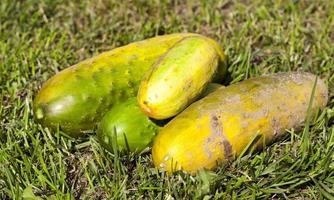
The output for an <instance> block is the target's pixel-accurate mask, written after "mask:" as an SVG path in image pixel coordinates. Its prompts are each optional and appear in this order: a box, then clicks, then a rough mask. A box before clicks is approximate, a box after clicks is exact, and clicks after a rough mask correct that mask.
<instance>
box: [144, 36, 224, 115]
mask: <svg viewBox="0 0 334 200" xmlns="http://www.w3.org/2000/svg"><path fill="white" fill-rule="evenodd" d="M225 61H226V59H225V56H224V53H223V51H222V50H221V49H220V48H219V45H218V44H217V43H216V42H215V41H213V40H211V39H209V38H206V37H203V36H192V37H187V38H184V39H182V40H180V41H179V42H177V43H176V44H175V45H174V46H173V48H171V49H170V50H169V51H168V52H167V53H166V54H164V56H162V57H161V58H160V59H159V60H158V61H157V62H156V63H155V64H154V66H153V67H152V68H151V69H150V70H149V71H148V72H147V73H146V74H145V76H144V78H143V80H142V82H141V84H140V88H139V91H138V102H139V106H140V108H141V109H142V111H143V112H144V113H145V114H146V115H148V116H150V117H152V118H154V119H166V118H169V117H173V116H175V115H176V114H178V113H179V112H181V111H182V110H184V109H185V108H186V107H187V106H188V105H189V104H191V103H192V102H193V101H195V100H196V99H197V98H198V96H199V95H200V94H201V93H202V91H203V90H204V88H205V87H206V86H207V84H208V83H209V82H211V81H212V80H215V79H220V80H221V79H222V77H223V75H224V73H225V71H226V63H225Z"/></svg>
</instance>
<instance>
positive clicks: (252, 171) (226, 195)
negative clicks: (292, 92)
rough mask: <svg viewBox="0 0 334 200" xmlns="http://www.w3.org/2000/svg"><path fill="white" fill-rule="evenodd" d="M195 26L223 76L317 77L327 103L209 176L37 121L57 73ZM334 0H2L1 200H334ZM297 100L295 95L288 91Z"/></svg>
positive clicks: (232, 78)
mask: <svg viewBox="0 0 334 200" xmlns="http://www.w3.org/2000/svg"><path fill="white" fill-rule="evenodd" d="M176 32H196V33H201V34H204V35H207V36H210V37H212V38H214V39H216V40H217V41H219V43H220V44H221V45H222V47H223V48H224V51H225V52H226V54H227V56H228V66H229V70H228V71H229V77H228V78H226V79H225V84H226V85H228V84H233V83H235V82H239V81H242V80H244V79H248V78H250V77H255V76H260V75H262V74H270V73H274V72H279V71H307V72H312V73H314V74H317V75H319V76H320V77H321V78H322V79H324V80H325V81H326V83H327V84H328V86H329V88H330V93H329V96H330V100H329V103H328V105H327V107H326V108H325V110H324V111H322V112H319V113H318V115H317V116H316V117H315V118H314V119H312V120H311V121H310V123H306V124H305V125H304V126H303V127H304V128H303V129H301V130H298V131H296V130H295V131H294V130H289V131H287V133H286V135H285V137H283V138H282V139H281V140H280V141H278V142H276V143H274V144H272V145H270V146H268V147H266V148H265V149H264V150H263V151H261V152H257V153H253V154H245V155H243V156H242V157H239V158H238V159H236V160H234V161H231V162H230V163H227V164H225V165H223V166H221V167H219V168H218V169H216V170H214V171H212V172H206V171H201V172H200V173H198V175H196V176H191V175H188V174H184V173H181V172H179V173H176V174H174V175H172V176H167V175H166V174H164V173H161V172H159V171H158V170H156V169H155V168H154V167H153V164H152V159H151V155H150V154H149V153H145V154H142V155H125V156H119V155H118V154H111V153H108V152H107V151H105V150H104V149H103V148H102V147H101V146H100V145H99V144H98V143H97V140H96V137H95V136H94V135H91V136H88V137H85V138H81V139H79V140H78V139H72V138H67V137H64V136H62V135H61V134H60V133H59V132H57V131H50V130H48V129H46V128H44V127H41V126H40V125H39V124H37V123H35V122H34V120H33V113H32V109H31V107H32V100H33V98H34V97H35V95H36V93H37V91H38V89H39V88H40V86H41V84H42V83H43V82H44V81H45V80H47V79H48V78H50V77H51V76H52V75H54V74H55V73H56V72H58V71H60V70H62V69H64V68H66V67H69V66H71V65H73V64H75V63H77V62H79V61H81V60H83V59H85V58H89V57H91V56H93V55H97V54H98V53H100V52H103V51H106V50H110V49H112V48H114V47H117V46H121V45H124V44H127V43H129V42H132V41H138V40H141V39H144V38H149V37H152V36H155V35H162V34H168V33H176ZM333 82H334V1H332V0H327V1H326V0H323V1H307V0H300V1H298V0H295V1H282V0H279V1H269V0H265V1H262V0H254V1H247V0H243V1H228V0H225V1H218V0H210V1H206V0H199V1H190V0H189V1H176V0H175V1H165V0H154V1H153V0H149V1H143V0H138V1H116V0H110V1H107V0H106V1H104V0H96V1H93V0H92V1H63V0H45V1H37V0H26V1H18V0H16V1H14V0H2V1H1V3H0V102H1V107H0V199H21V198H22V197H23V198H26V199H29V198H30V199H37V198H38V197H40V198H44V199H45V198H48V199H104V198H115V199H153V198H156V199H173V198H174V199H192V198H201V199H202V198H203V199H232V198H234V199H243V198H244V199H268V198H272V199H279V198H292V199H321V198H328V199H334V187H333V185H334V89H333ZM291 100H293V99H291Z"/></svg>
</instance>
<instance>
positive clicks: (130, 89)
mask: <svg viewBox="0 0 334 200" xmlns="http://www.w3.org/2000/svg"><path fill="white" fill-rule="evenodd" d="M193 35H195V34H171V35H166V36H158V37H155V38H151V39H147V40H144V41H140V42H134V43H131V44H129V45H126V46H123V47H120V48H116V49H113V50H111V51H108V52H105V53H102V54H100V55H97V56H94V57H93V58H91V59H88V60H85V61H82V62H80V63H78V64H76V65H74V66H72V67H69V68H67V69H65V70H63V71H61V72H59V73H57V74H56V75H54V76H53V77H51V78H50V79H49V80H48V81H46V83H45V84H44V85H43V86H42V88H41V90H40V91H39V93H38V94H37V96H36V98H35V100H34V106H33V109H34V115H35V118H36V120H37V121H38V122H39V123H41V124H42V125H43V126H46V127H49V128H51V129H56V128H57V127H58V126H59V127H60V129H61V130H62V131H64V132H66V133H67V134H68V135H70V136H73V137H78V136H83V135H84V134H85V133H86V132H90V131H91V130H92V129H93V128H94V126H95V125H96V122H98V121H100V120H101V118H102V116H103V115H104V114H105V113H106V112H107V111H108V110H110V108H111V107H113V106H114V105H116V104H118V103H119V102H123V101H124V100H126V99H128V98H129V97H134V96H136V95H137V91H138V88H139V84H140V81H141V79H142V76H143V74H144V73H145V72H146V71H147V70H148V69H149V68H150V67H151V66H152V65H153V64H154V63H155V62H156V61H157V60H158V59H159V57H161V56H162V55H163V54H164V53H166V52H167V51H168V50H169V49H170V48H171V47H172V46H173V45H174V44H175V43H176V42H178V41H179V40H181V39H183V38H186V37H189V36H193Z"/></svg>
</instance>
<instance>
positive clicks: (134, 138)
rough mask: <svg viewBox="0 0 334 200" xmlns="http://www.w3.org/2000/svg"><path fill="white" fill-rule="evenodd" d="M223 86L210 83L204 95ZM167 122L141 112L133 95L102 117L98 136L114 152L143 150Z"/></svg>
mask: <svg viewBox="0 0 334 200" xmlns="http://www.w3.org/2000/svg"><path fill="white" fill-rule="evenodd" d="M219 87H223V86H222V85H220V84H215V83H210V84H209V85H208V87H207V88H206V89H205V91H204V92H203V94H201V96H202V97H204V96H206V95H208V94H209V93H211V92H213V91H215V90H217V89H218V88H219ZM164 124H165V122H164V121H152V120H151V119H150V118H149V117H148V116H146V115H145V114H144V113H143V112H141V110H140V108H139V105H138V103H137V99H136V98H135V97H132V98H130V99H128V100H127V101H125V102H123V103H120V104H118V105H116V106H114V107H113V108H111V110H110V111H108V112H107V113H106V114H105V116H104V117H103V118H102V120H101V122H100V123H99V126H98V129H97V137H98V140H99V142H100V144H101V145H102V146H104V147H105V148H106V149H107V150H109V151H111V152H113V151H114V149H115V148H116V146H115V145H116V144H117V149H118V150H119V151H120V152H136V153H138V152H141V151H143V150H144V149H145V148H147V147H151V144H152V141H153V138H154V137H155V135H156V134H157V132H158V131H159V130H160V128H161V127H162V126H163V125H164Z"/></svg>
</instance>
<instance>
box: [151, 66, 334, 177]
mask: <svg viewBox="0 0 334 200" xmlns="http://www.w3.org/2000/svg"><path fill="white" fill-rule="evenodd" d="M315 80H316V76H314V75H312V74H309V73H301V72H291V73H278V74H273V75H267V76H262V77H257V78H253V79H249V80H245V81H242V82H240V83H237V84H235V85H231V86H228V87H225V88H220V89H218V90H216V91H215V92H213V93H211V94H209V95H208V96H206V97H205V98H203V99H201V100H199V101H197V102H195V103H193V104H192V105H190V106H189V107H188V108H187V109H186V110H184V111H183V112H182V113H181V114H179V115H178V116H176V117H175V118H174V119H173V120H172V121H170V122H169V123H168V124H167V125H166V126H164V127H163V128H162V129H161V130H160V132H159V133H158V135H157V137H156V138H155V140H154V144H153V148H152V155H153V161H154V164H155V166H156V167H159V168H162V169H164V170H166V171H168V172H173V171H176V170H184V171H186V172H190V173H195V172H197V171H198V170H200V169H214V168H215V167H217V166H218V165H219V163H222V162H225V161H227V160H229V159H231V158H235V157H236V156H239V155H240V154H241V152H243V151H244V150H245V149H246V148H247V146H248V145H249V144H253V145H254V146H252V148H255V149H261V148H263V146H264V145H266V144H270V143H272V142H273V141H275V140H276V139H277V138H279V137H280V136H281V135H283V134H284V133H285V130H286V129H291V128H295V129H297V128H300V127H301V126H302V124H303V122H304V120H305V118H306V115H307V113H308V112H307V111H308V105H309V102H310V99H311V94H312V91H313V88H314V86H316V87H315V90H314V96H313V104H312V106H311V109H310V111H311V112H310V113H311V114H312V115H314V114H315V113H316V111H317V110H318V109H319V108H321V109H323V108H324V107H325V105H326V104H327V101H328V89H327V87H326V85H325V83H324V82H323V81H322V80H321V79H318V80H317V84H316V85H314V83H315Z"/></svg>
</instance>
